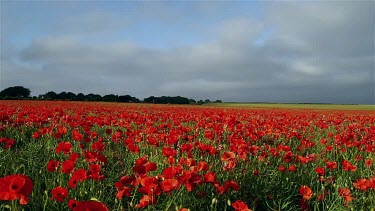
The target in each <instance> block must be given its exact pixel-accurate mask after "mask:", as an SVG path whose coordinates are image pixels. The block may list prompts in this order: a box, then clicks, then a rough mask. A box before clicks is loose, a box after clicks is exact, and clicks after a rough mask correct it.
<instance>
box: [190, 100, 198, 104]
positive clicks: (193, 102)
mask: <svg viewBox="0 0 375 211" xmlns="http://www.w3.org/2000/svg"><path fill="white" fill-rule="evenodd" d="M196 103H197V101H195V100H194V99H189V104H196Z"/></svg>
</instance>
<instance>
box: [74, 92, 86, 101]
mask: <svg viewBox="0 0 375 211" xmlns="http://www.w3.org/2000/svg"><path fill="white" fill-rule="evenodd" d="M76 100H78V101H84V100H85V95H84V94H82V93H78V94H77V96H76Z"/></svg>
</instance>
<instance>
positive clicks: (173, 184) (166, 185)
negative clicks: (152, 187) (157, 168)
mask: <svg viewBox="0 0 375 211" xmlns="http://www.w3.org/2000/svg"><path fill="white" fill-rule="evenodd" d="M178 186H179V183H178V180H176V179H165V180H163V181H162V182H161V189H162V190H163V191H164V192H165V193H169V192H171V191H173V190H176V189H177V188H178Z"/></svg>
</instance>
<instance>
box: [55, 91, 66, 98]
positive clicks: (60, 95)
mask: <svg viewBox="0 0 375 211" xmlns="http://www.w3.org/2000/svg"><path fill="white" fill-rule="evenodd" d="M57 99H59V100H65V99H66V92H60V93H59V94H57Z"/></svg>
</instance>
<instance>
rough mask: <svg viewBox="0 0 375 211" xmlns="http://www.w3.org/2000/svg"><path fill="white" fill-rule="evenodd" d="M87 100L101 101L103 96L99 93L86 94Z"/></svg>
mask: <svg viewBox="0 0 375 211" xmlns="http://www.w3.org/2000/svg"><path fill="white" fill-rule="evenodd" d="M85 100H86V101H101V100H102V96H100V95H98V94H92V93H90V94H88V95H86V96H85Z"/></svg>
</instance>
